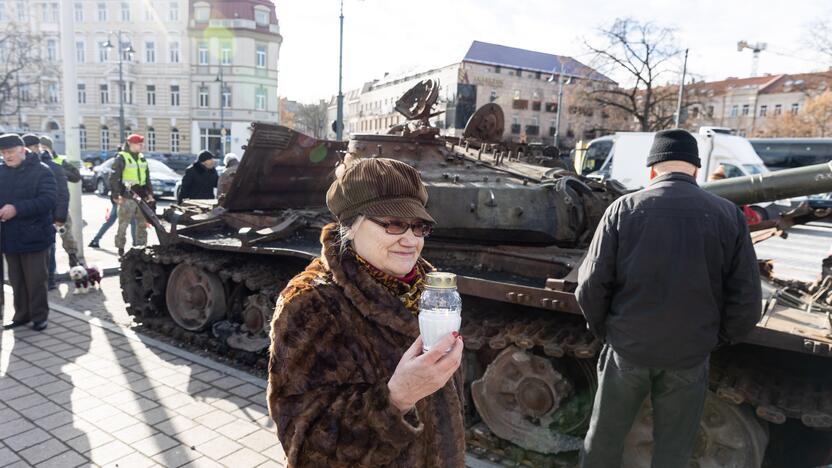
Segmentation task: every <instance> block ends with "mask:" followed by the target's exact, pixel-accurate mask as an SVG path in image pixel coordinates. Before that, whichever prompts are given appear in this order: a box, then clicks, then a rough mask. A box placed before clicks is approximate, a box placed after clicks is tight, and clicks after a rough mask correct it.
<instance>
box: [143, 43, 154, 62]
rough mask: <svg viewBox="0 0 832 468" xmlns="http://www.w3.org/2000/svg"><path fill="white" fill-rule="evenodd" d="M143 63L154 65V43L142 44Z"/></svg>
mask: <svg viewBox="0 0 832 468" xmlns="http://www.w3.org/2000/svg"><path fill="white" fill-rule="evenodd" d="M144 52H145V57H144V58H145V61H146V62H147V63H156V43H155V42H153V41H147V42H145V43H144Z"/></svg>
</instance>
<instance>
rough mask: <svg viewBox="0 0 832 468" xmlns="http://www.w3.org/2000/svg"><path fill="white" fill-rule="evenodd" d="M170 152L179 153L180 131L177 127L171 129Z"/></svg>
mask: <svg viewBox="0 0 832 468" xmlns="http://www.w3.org/2000/svg"><path fill="white" fill-rule="evenodd" d="M170 151H171V152H172V153H177V152H179V130H178V129H177V128H176V127H174V128H172V129H170Z"/></svg>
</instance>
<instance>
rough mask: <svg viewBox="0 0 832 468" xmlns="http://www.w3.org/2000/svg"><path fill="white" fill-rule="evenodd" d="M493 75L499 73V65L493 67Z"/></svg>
mask: <svg viewBox="0 0 832 468" xmlns="http://www.w3.org/2000/svg"><path fill="white" fill-rule="evenodd" d="M494 73H500V66H499V65H495V66H494Z"/></svg>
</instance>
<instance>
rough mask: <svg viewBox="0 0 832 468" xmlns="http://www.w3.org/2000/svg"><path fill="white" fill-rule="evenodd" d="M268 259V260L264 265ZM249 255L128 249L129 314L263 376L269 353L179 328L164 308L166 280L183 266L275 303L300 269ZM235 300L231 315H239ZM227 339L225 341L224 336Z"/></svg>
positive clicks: (124, 279) (124, 278)
mask: <svg viewBox="0 0 832 468" xmlns="http://www.w3.org/2000/svg"><path fill="white" fill-rule="evenodd" d="M265 260H270V261H265ZM265 260H264V259H262V258H257V257H253V256H248V255H246V254H236V253H231V252H217V251H205V250H199V249H196V248H192V247H189V246H181V245H168V246H158V245H157V246H151V247H143V248H141V249H132V250H130V251H128V252H127V253H126V254H125V255H124V257H123V259H122V268H121V274H120V281H121V285H122V297H123V299H124V301H125V303H126V304H127V312H128V314H130V315H131V316H133V317H134V321H135V322H137V323H139V324H141V325H142V326H144V327H146V328H147V329H149V330H152V331H154V332H156V333H159V334H161V335H163V336H165V337H167V338H170V339H171V340H173V341H174V342H176V343H184V344H187V345H191V346H194V347H197V348H199V349H201V350H204V351H208V352H211V353H214V354H217V355H219V356H222V357H224V358H225V359H227V360H228V361H230V362H231V363H232V364H233V363H239V364H242V365H243V366H245V367H247V368H254V369H256V370H258V371H261V372H264V371H265V370H266V369H267V367H268V349H267V348H266V349H263V350H261V351H258V352H251V351H244V350H240V349H234V348H231V347H230V346H228V344H226V343H225V342H224V340H223V339H220V338H218V337H216V336H214V333H212V332H211V331H210V330H209V331H205V332H201V333H194V332H190V331H187V330H184V329H182V328H180V327H179V326H178V325H177V324H176V323H175V322H174V321H173V319H172V318H171V317H170V315H169V314H168V312H167V307H166V305H165V289H166V286H167V278H168V276H169V274H170V272H171V270H173V268H174V267H175V266H176V265H178V264H180V263H188V264H192V265H195V266H198V267H200V268H202V269H204V270H206V271H209V272H212V273H216V274H217V275H218V276H219V277H220V279H222V280H223V282H225V283H226V284H229V283H230V284H231V285H233V286H232V287H230V288H229V290H228V293H229V297H232V296H233V295H234V293H235V290H236V289H237V287H239V286H243V287H245V288H246V289H247V290H248V291H249V292H251V295H252V296H254V295H261V296H264V297H265V299H266V300H268V301H270V303H271V304H274V303H275V301H276V299H277V296H278V295H279V294H280V291H281V290H282V289H283V287H284V286H285V285H286V282H287V281H288V280H289V279H291V278H292V277H293V276H294V275H295V274H297V273H298V272H299V271H300V270H298V269H297V268H296V267H290V266H281V265H279V263H278V262H275V261H274V260H273V259H265ZM234 300H235V298H233V297H232V299H231V301H232V313H234V312H235V307H234V303H233V301H234ZM222 338H226V337H222Z"/></svg>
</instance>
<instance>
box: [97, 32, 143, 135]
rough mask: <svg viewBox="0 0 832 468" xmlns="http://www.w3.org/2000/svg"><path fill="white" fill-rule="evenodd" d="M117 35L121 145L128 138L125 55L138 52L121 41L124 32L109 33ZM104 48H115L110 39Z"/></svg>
mask: <svg viewBox="0 0 832 468" xmlns="http://www.w3.org/2000/svg"><path fill="white" fill-rule="evenodd" d="M112 34H116V35H117V36H118V86H119V95H118V125H119V135H120V137H121V138H120V139H119V142H120V143H124V141H125V139H126V136H125V135H124V70H123V63H124V53H125V52H126V53H128V54H131V57H132V54H133V53H134V52H135V51H136V50H135V49H133V46H131V45H130V43H125V42H124V41H122V40H121V35H122V34H123V31H116V32H115V33H112V32H111V33H109V35H112ZM102 46H103V47H104V48H106V49H108V50H110V49H113V48H115V45H113V42H112V41H111V40H110V39H109V38H108V39H107V42H105V43H104V44H102Z"/></svg>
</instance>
